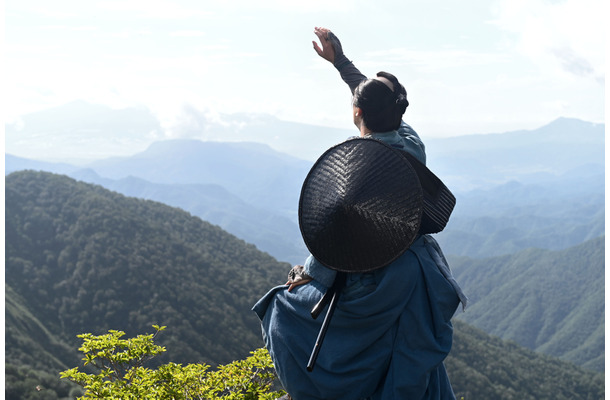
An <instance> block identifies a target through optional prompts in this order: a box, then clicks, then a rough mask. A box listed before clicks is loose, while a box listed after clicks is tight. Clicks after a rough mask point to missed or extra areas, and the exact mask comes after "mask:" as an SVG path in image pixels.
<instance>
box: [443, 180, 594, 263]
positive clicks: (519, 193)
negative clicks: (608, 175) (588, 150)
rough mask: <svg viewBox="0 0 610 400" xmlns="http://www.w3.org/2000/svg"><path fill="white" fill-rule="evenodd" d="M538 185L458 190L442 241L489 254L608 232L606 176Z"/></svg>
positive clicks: (450, 248)
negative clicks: (465, 191) (606, 227)
mask: <svg viewBox="0 0 610 400" xmlns="http://www.w3.org/2000/svg"><path fill="white" fill-rule="evenodd" d="M562 177H563V180H562V181H551V182H545V183H538V184H523V183H519V182H515V181H513V182H509V183H506V184H503V185H499V186H496V187H494V188H491V189H486V190H482V189H479V190H473V191H471V192H467V193H459V194H457V195H456V197H457V204H456V207H455V209H454V212H453V215H452V216H451V219H450V221H449V224H448V225H447V228H446V229H445V230H444V231H443V232H441V233H439V234H438V235H437V236H438V240H439V242H441V243H442V244H443V247H444V249H445V251H446V253H448V254H454V255H466V256H469V257H490V256H497V255H503V254H511V253H514V252H516V251H519V250H522V249H525V248H528V247H539V248H545V249H550V250H559V249H565V248H568V247H571V246H574V245H577V244H579V243H582V242H584V241H586V240H590V239H593V238H596V237H599V236H600V235H603V234H604V232H605V194H604V175H603V172H602V173H600V174H598V175H590V176H588V177H585V178H582V179H577V180H575V179H572V178H571V177H570V175H569V174H564V175H562Z"/></svg>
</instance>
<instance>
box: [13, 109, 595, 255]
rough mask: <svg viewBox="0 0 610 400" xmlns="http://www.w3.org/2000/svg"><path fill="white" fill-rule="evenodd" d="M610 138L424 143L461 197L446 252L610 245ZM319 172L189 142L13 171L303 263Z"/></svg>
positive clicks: (250, 146) (235, 148)
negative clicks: (608, 226) (305, 196)
mask: <svg viewBox="0 0 610 400" xmlns="http://www.w3.org/2000/svg"><path fill="white" fill-rule="evenodd" d="M266 127H267V128H268V130H269V131H274V129H275V130H277V129H281V128H280V127H279V126H275V125H273V124H272V122H269V124H268V125H266ZM311 128H312V129H313V127H311ZM603 133H604V125H600V124H591V123H588V122H584V121H579V120H573V119H566V118H561V119H558V120H556V121H553V122H552V123H550V124H549V125H547V126H544V127H542V128H540V129H537V130H533V131H516V132H507V133H503V134H490V135H470V136H463V137H457V138H446V139H434V140H430V141H427V149H428V165H429V166H430V168H431V169H432V170H433V171H434V172H435V173H436V174H437V175H438V176H439V177H441V178H442V179H443V180H444V181H445V183H446V184H447V185H448V186H449V187H450V189H451V190H452V191H453V192H454V193H455V194H456V197H457V205H456V208H455V210H454V213H453V215H452V217H451V220H450V222H449V225H448V226H447V228H446V230H445V231H444V232H442V233H441V234H439V235H438V240H439V242H441V244H442V245H443V247H444V248H445V250H446V252H447V253H449V254H455V255H467V256H470V257H479V258H480V257H488V256H495V255H502V254H510V253H512V252H515V251H519V250H523V249H525V248H528V247H541V248H548V249H553V250H559V249H563V248H567V247H570V246H573V245H576V244H578V243H582V242H583V241H585V240H589V239H592V238H595V237H598V236H600V235H602V234H603V233H604V213H605V193H604V176H605V170H604V152H603V149H604V136H603ZM574 138H578V140H577V141H576V140H574ZM570 140H572V141H573V142H576V143H570ZM312 164H313V162H312V161H306V160H302V159H299V158H295V157H291V156H289V155H287V154H283V153H278V152H277V151H275V150H273V149H271V148H270V147H268V146H267V145H263V144H260V143H251V142H239V143H222V142H207V141H206V142H202V141H199V140H186V139H180V140H167V141H160V142H155V143H153V144H152V145H150V146H149V147H148V148H147V149H146V150H145V151H142V152H139V153H137V154H134V155H131V156H124V157H113V158H107V159H102V160H98V161H95V162H91V163H88V164H86V165H70V164H69V163H48V162H47V163H45V162H41V161H37V160H27V159H23V158H20V157H16V156H12V155H10V154H7V155H6V163H5V170H6V172H7V173H10V172H12V171H16V170H23V169H35V170H46V171H50V172H57V173H65V174H68V175H70V176H72V177H75V178H77V179H81V180H84V181H86V182H91V183H97V184H101V185H103V186H105V187H107V188H110V189H112V190H116V191H119V192H121V193H124V194H127V195H130V196H135V197H141V198H147V199H153V200H157V201H161V202H164V203H166V204H169V205H172V206H176V207H181V208H183V209H185V210H187V211H189V212H191V213H193V214H195V215H198V216H200V217H202V218H204V219H206V220H209V221H210V222H212V223H214V224H218V225H219V226H221V227H223V228H224V229H226V230H227V231H229V232H231V233H233V234H235V235H237V236H238V237H241V238H242V239H244V240H246V241H248V242H250V243H253V244H255V245H257V246H258V247H259V248H260V249H261V250H263V251H267V252H269V253H270V254H271V255H273V256H274V257H276V258H278V259H280V260H282V261H288V262H290V263H293V264H297V263H301V262H302V261H303V259H304V258H305V257H306V256H307V250H306V248H305V246H304V244H303V242H302V240H301V239H300V231H299V228H298V223H297V218H296V215H297V211H298V210H297V206H298V196H299V193H300V186H301V184H302V182H303V180H304V177H305V176H306V174H307V172H308V170H309V168H311V165H312ZM211 185H214V186H211ZM223 189H224V190H223ZM224 205H227V206H224ZM229 205H230V206H229Z"/></svg>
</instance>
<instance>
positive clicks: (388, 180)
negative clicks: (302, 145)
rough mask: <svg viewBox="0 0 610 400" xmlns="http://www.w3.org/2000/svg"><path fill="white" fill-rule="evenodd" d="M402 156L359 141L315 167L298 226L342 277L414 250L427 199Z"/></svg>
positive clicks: (338, 148) (342, 145)
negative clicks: (340, 272) (342, 273)
mask: <svg viewBox="0 0 610 400" xmlns="http://www.w3.org/2000/svg"><path fill="white" fill-rule="evenodd" d="M402 153H403V152H401V151H399V150H396V149H393V148H391V147H389V146H388V145H386V144H385V143H383V142H380V141H378V140H375V139H370V138H356V139H350V140H347V141H345V142H343V143H340V144H338V145H336V146H333V147H331V148H330V149H329V150H327V151H326V152H325V153H324V154H323V155H322V156H321V157H320V158H319V159H318V160H317V161H316V163H315V164H314V166H313V167H312V169H311V170H310V171H309V174H308V175H307V177H306V178H305V182H304V183H303V188H302V190H301V197H300V200H299V226H300V228H301V233H302V235H303V239H304V241H305V244H306V245H307V247H308V249H309V251H311V253H312V254H313V256H314V257H316V259H317V260H318V261H320V262H321V263H322V264H324V265H325V266H327V267H329V268H332V269H334V270H338V271H344V272H365V271H371V270H375V269H377V268H381V267H384V266H386V265H388V264H390V263H391V262H392V261H394V260H395V259H396V258H398V257H399V256H400V255H401V254H402V253H404V252H405V251H406V250H407V249H408V248H409V247H410V246H411V244H412V243H413V241H414V240H415V238H416V236H417V234H418V233H419V230H420V224H421V221H422V215H423V212H424V194H423V189H422V185H421V184H420V182H419V178H418V175H417V172H416V170H415V169H414V168H413V166H412V165H411V162H410V160H409V159H408V158H407V157H405V156H404V155H403V154H402ZM424 168H425V166H424Z"/></svg>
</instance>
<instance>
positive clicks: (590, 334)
mask: <svg viewBox="0 0 610 400" xmlns="http://www.w3.org/2000/svg"><path fill="white" fill-rule="evenodd" d="M604 262H605V246H604V237H600V238H596V239H593V240H590V241H587V242H585V243H582V244H580V245H578V246H575V247H572V248H569V249H566V250H561V251H549V250H542V249H529V250H524V251H521V252H519V253H516V254H513V255H507V256H503V257H495V258H487V259H482V260H473V259H468V258H453V257H452V258H451V266H452V269H453V271H454V275H455V277H456V279H457V280H458V282H460V284H461V285H462V287H463V289H464V290H465V291H466V293H467V295H468V297H469V300H470V305H469V307H468V309H467V311H466V312H465V313H463V314H459V318H460V319H463V320H465V321H467V322H468V323H471V324H472V325H474V326H477V327H479V328H481V329H483V330H484V331H486V332H488V333H490V334H492V335H497V336H499V337H502V338H504V339H508V340H513V341H515V342H517V343H519V344H520V345H522V346H525V347H527V348H530V349H532V350H536V351H539V352H543V353H546V354H549V355H552V356H556V357H560V358H562V359H565V360H568V361H572V362H574V363H576V364H579V365H583V366H585V367H587V368H591V369H594V370H597V371H603V370H604V311H605V310H604V293H605V292H604V270H605V268H604Z"/></svg>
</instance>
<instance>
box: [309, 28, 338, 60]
mask: <svg viewBox="0 0 610 400" xmlns="http://www.w3.org/2000/svg"><path fill="white" fill-rule="evenodd" d="M314 33H315V34H316V36H317V37H318V39H320V43H321V44H322V47H320V46H319V45H318V43H317V42H316V41H315V40H314V41H312V43H313V48H314V50H315V51H316V53H318V55H319V56H320V57H322V58H323V59H325V60H326V61H328V62H330V63H331V64H334V62H335V48H334V47H333V43H332V41H331V38H332V36H331V35H332V34H333V33H332V32H331V31H330V29H327V28H321V27H317V26H316V27H315V28H314Z"/></svg>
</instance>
